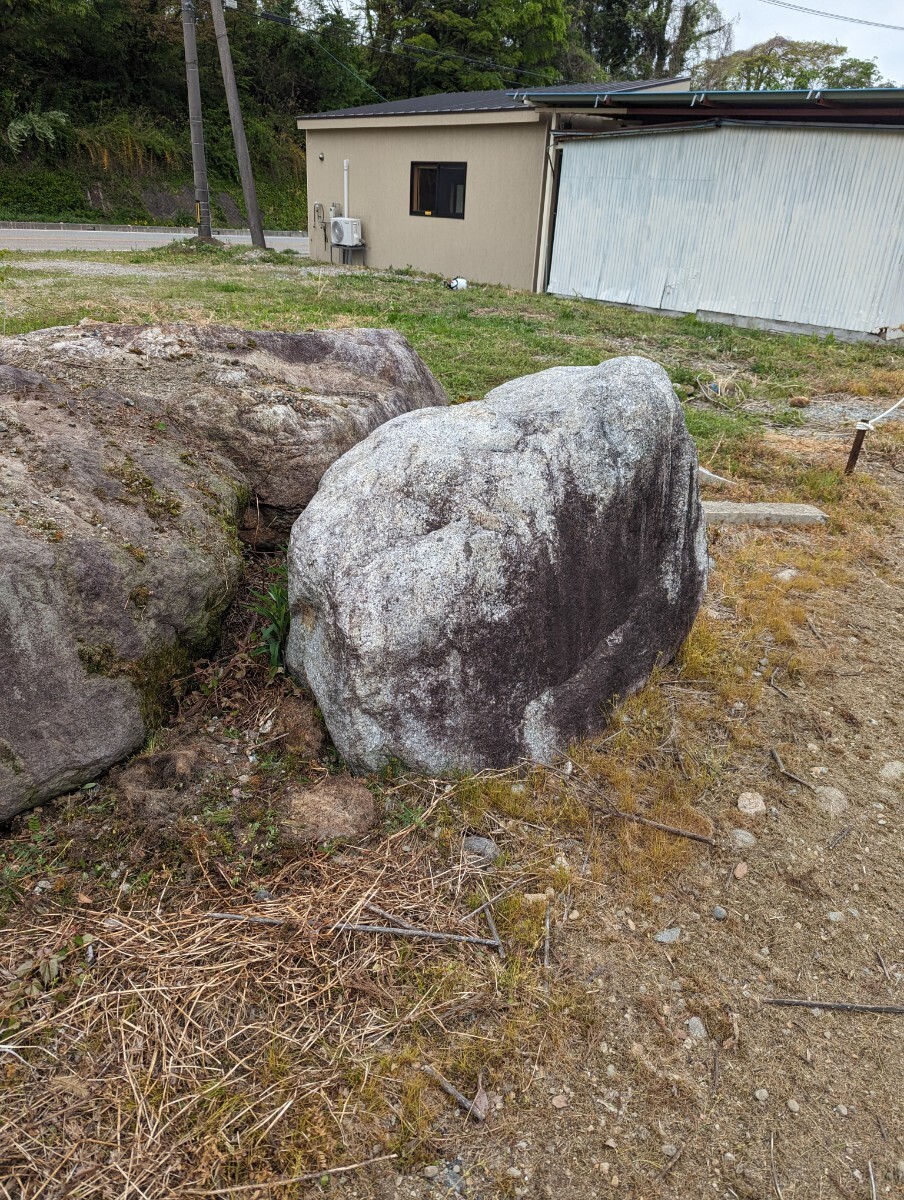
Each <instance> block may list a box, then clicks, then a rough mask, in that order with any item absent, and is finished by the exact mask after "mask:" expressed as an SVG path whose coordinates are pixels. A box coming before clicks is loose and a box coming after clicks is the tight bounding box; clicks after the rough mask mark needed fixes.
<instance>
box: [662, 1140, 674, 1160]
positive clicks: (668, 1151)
mask: <svg viewBox="0 0 904 1200" xmlns="http://www.w3.org/2000/svg"><path fill="white" fill-rule="evenodd" d="M662 1153H663V1154H664V1155H665V1157H666V1158H674V1157H675V1155H676V1154H677V1153H678V1147H677V1146H673V1145H672V1144H671V1142H667V1143H666V1144H665V1145H664V1146H663V1147H662Z"/></svg>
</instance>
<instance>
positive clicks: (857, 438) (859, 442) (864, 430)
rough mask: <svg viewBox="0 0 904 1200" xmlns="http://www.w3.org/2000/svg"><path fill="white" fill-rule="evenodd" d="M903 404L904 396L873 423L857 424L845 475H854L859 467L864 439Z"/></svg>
mask: <svg viewBox="0 0 904 1200" xmlns="http://www.w3.org/2000/svg"><path fill="white" fill-rule="evenodd" d="M902 404H904V396H902V397H901V399H900V400H899V401H898V402H897V404H893V405H892V406H891V408H887V409H886V410H885V412H884V413H879V415H878V417H873V419H872V420H871V421H858V422H857V431H856V433H855V434H854V444H853V446H851V452H850V454H849V455H848V460H847V463H846V464H845V468H844V473H845V475H851V474H853V471H854V467H856V465H857V459H858V458H859V457H860V451H861V450H862V449H863V439H864V438H865V437H866V435H867V434H868V433H869V431H870V430H871V429H875V427H876V426H877V425H878V424H879V422H880V421H884V420H885V418H886V417H890V416H891V414H892V413H893V412H895V411H896V410H897V409H899V408H900V407H901V405H902Z"/></svg>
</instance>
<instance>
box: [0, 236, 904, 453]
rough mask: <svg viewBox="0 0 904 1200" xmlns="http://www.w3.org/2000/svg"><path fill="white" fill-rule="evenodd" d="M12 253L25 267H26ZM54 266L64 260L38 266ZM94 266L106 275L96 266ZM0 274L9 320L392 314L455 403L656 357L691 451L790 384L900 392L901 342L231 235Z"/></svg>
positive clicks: (779, 412)
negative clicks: (649, 306)
mask: <svg viewBox="0 0 904 1200" xmlns="http://www.w3.org/2000/svg"><path fill="white" fill-rule="evenodd" d="M26 260H31V261H30V262H29V263H28V266H29V267H31V268H34V267H39V269H26V267H25V263H26ZM61 263H65V264H67V268H68V269H67V271H65V272H63V271H61V270H59V269H47V268H48V267H51V266H52V265H54V264H56V265H57V266H58V265H59V264H61ZM40 264H44V269H40ZM107 270H109V271H113V272H116V273H115V274H105V273H96V272H101V271H107ZM84 272H92V273H90V274H86V273H84ZM0 286H2V294H3V297H4V299H5V301H6V329H7V332H8V333H17V332H23V331H27V330H30V329H36V328H40V327H42V326H47V325H57V324H69V323H71V322H75V321H78V320H80V319H82V318H83V317H89V318H93V319H95V320H109V321H115V320H125V321H136V322H145V321H170V320H187V321H195V322H198V321H200V322H206V321H222V322H226V323H229V324H235V325H238V326H244V327H247V328H252V329H283V330H289V331H298V330H305V329H316V328H327V327H328V328H338V329H342V328H351V327H353V326H372V327H373V326H376V327H381V326H390V327H392V328H395V329H398V330H399V331H400V332H401V333H403V334H405V336H406V337H408V338H409V340H410V341H411V343H412V344H413V345H414V347H415V348H416V349H417V350H418V351H419V353H420V354H421V355H422V356H423V358H424V359H425V361H426V362H427V364H428V365H429V366H430V368H431V369H432V370H433V372H434V373H435V374H436V376H437V377H438V378H439V380H440V381H441V382H442V384H443V385H444V386H445V387H446V389H447V390H448V392H449V394H450V395H451V396H452V398H453V399H454V400H457V401H462V400H470V399H475V398H479V397H481V396H483V395H484V394H485V393H486V392H487V391H488V390H489V389H490V388H491V387H494V386H495V385H496V384H499V383H502V382H503V381H505V380H507V379H511V378H513V377H515V376H518V375H524V374H528V373H530V372H534V371H540V370H543V369H544V368H545V367H550V366H556V365H586V364H593V363H598V362H599V361H600V360H601V359H604V358H609V357H611V356H613V355H616V354H642V355H645V356H647V357H650V358H654V359H656V360H657V361H659V362H661V363H662V364H663V365H664V366H665V367H666V369H667V370H668V372H669V374H670V376H671V378H672V381H673V383H674V384H675V386H676V388H677V390H678V393H679V395H680V396H682V397H683V398H685V399H686V400H688V401H690V403H691V407H690V408H689V410H688V421H689V424H690V426H691V429H692V432H693V433H694V435H695V436H696V437H697V439H698V441H699V442H700V444H701V449H702V450H704V451H706V449H707V448H712V447H716V446H718V447H719V448H720V450H721V451H723V452H724V451H726V450H729V449H731V447H732V445H733V444H736V443H737V441H738V440H739V439H741V438H743V437H745V436H747V435H748V434H749V432H750V430H751V428H752V427H753V426H754V425H755V424H756V422H757V420H758V419H759V418H762V417H767V418H769V419H770V420H771V421H772V422H777V423H794V422H798V421H799V420H800V417H799V415H798V412H797V410H795V409H793V408H790V407H789V406H788V401H789V400H790V399H792V398H793V397H796V396H808V397H809V396H826V395H843V396H863V397H877V398H882V397H886V396H893V395H900V394H901V393H902V391H904V346H895V345H893V344H889V345H872V344H864V343H859V344H853V345H848V344H844V343H840V342H836V341H835V340H834V339H832V338H818V337H812V336H811V337H789V336H786V335H773V334H768V333H763V332H760V331H758V330H746V329H738V328H734V327H731V326H726V325H715V324H704V323H703V322H701V321H698V320H696V318H694V317H685V318H680V319H677V318H671V317H658V316H653V315H651V314H648V313H637V312H632V311H629V310H627V309H623V308H617V307H614V306H609V305H602V304H598V303H595V302H593V301H585V300H578V299H562V298H558V297H554V296H538V295H532V294H530V293H527V292H519V291H514V290H512V289H509V288H503V287H493V286H484V285H472V286H471V287H470V288H468V290H467V291H464V292H452V291H449V290H447V289H445V288H443V287H442V285H441V281H440V280H439V279H437V278H434V277H426V276H420V275H413V274H410V273H405V272H374V271H365V270H353V271H350V272H348V273H346V274H335V273H332V272H330V271H328V270H323V271H321V270H320V269H318V268H317V267H316V266H315V265H312V264H310V263H309V261H308V260H306V259H303V258H300V257H299V256H297V255H295V254H294V253H292V252H282V253H277V252H270V253H269V254H268V255H267V256H266V257H265V258H264V259H262V260H258V261H253V260H252V261H249V257H248V252H247V251H246V250H243V249H242V248H239V247H236V248H229V249H225V250H207V249H202V250H201V251H198V250H195V249H193V248H188V247H187V246H185V245H177V246H175V247H167V248H164V249H160V250H151V251H141V252H135V253H119V254H113V253H83V252H78V253H71V252H70V253H63V252H60V253H47V254H44V255H28V254H22V253H7V254H5V255H3V256H2V257H0Z"/></svg>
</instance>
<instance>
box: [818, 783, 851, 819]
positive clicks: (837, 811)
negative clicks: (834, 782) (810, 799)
mask: <svg viewBox="0 0 904 1200" xmlns="http://www.w3.org/2000/svg"><path fill="white" fill-rule="evenodd" d="M815 795H816V803H817V804H818V805H819V807H820V808H821V809H822V811H823V812H824V813H825V814H826V815H827V816H829V817H840V816H841V814H842V813H843V812H844V811H845V810H846V808H847V806H848V802H847V797H846V796H845V794H844V792H842V791H839V790H838V788H835V787H818V788H816V789H815Z"/></svg>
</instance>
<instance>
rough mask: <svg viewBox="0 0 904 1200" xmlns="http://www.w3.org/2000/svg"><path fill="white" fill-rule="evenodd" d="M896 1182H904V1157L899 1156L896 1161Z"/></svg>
mask: <svg viewBox="0 0 904 1200" xmlns="http://www.w3.org/2000/svg"><path fill="white" fill-rule="evenodd" d="M895 1182H896V1183H904V1158H899V1159H898V1161H897V1162H896V1163H895Z"/></svg>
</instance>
